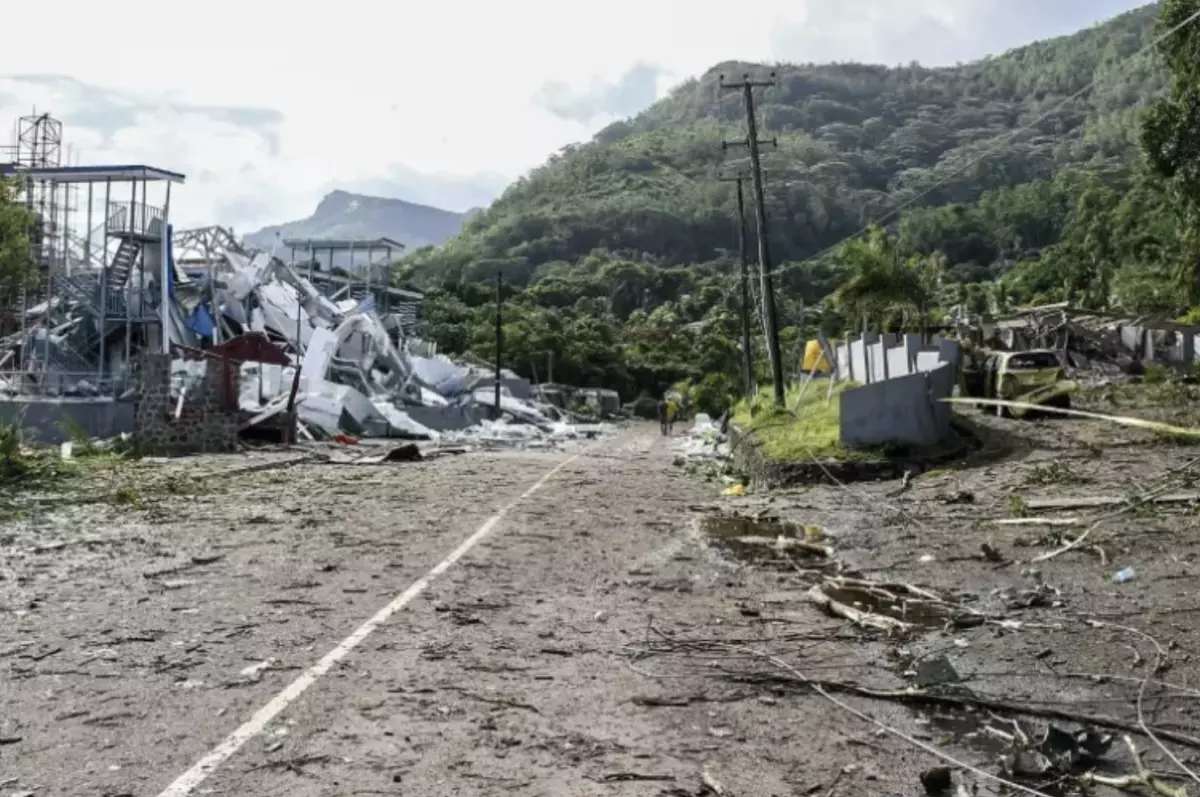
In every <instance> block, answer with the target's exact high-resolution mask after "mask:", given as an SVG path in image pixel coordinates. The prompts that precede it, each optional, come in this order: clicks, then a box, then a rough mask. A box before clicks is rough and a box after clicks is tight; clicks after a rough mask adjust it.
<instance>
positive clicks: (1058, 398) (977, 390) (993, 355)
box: [962, 349, 1079, 417]
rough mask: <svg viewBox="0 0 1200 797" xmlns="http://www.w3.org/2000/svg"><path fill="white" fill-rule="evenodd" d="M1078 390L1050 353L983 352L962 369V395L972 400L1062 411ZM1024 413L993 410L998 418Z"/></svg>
mask: <svg viewBox="0 0 1200 797" xmlns="http://www.w3.org/2000/svg"><path fill="white" fill-rule="evenodd" d="M1078 387H1079V386H1078V384H1077V383H1076V382H1075V381H1074V380H1071V379H1069V378H1068V377H1067V372H1066V369H1065V367H1064V365H1063V360H1062V358H1061V357H1060V356H1059V354H1058V352H1056V351H1054V350H1052V349H1031V350H1028V351H987V350H983V351H980V352H977V353H976V354H975V355H974V357H973V358H972V360H971V361H970V362H969V363H968V364H967V366H966V367H965V368H964V369H963V383H962V392H963V393H964V395H967V396H972V397H976V398H986V399H1003V400H1005V401H1016V402H1021V403H1024V404H1036V405H1041V406H1046V407H1060V408H1064V409H1065V408H1069V407H1070V406H1071V396H1072V395H1073V394H1074V393H1075V392H1076V391H1077V390H1078ZM1028 413H1029V410H1027V409H1025V408H1009V407H996V414H997V415H999V416H1001V417H1009V416H1013V417H1022V416H1025V415H1027V414H1028Z"/></svg>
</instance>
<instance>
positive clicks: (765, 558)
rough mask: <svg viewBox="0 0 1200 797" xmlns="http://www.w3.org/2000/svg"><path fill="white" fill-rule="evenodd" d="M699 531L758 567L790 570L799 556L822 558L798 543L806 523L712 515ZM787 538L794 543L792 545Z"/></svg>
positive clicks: (731, 554)
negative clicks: (775, 567)
mask: <svg viewBox="0 0 1200 797" xmlns="http://www.w3.org/2000/svg"><path fill="white" fill-rule="evenodd" d="M700 533H701V534H702V535H703V536H704V537H705V538H706V539H707V540H708V543H709V545H711V546H712V547H714V548H717V549H720V550H722V551H724V552H726V553H728V554H729V555H730V556H732V557H734V558H735V559H738V560H740V561H743V562H753V563H755V564H757V565H759V566H764V567H770V566H779V567H784V568H785V569H791V568H792V567H793V566H794V561H795V560H796V559H810V560H811V559H818V558H822V557H821V556H820V554H818V553H815V552H814V551H812V550H807V549H805V548H803V547H800V546H799V545H797V543H796V542H795V541H804V538H805V528H804V526H802V525H800V524H799V523H792V522H790V521H784V520H780V519H779V518H773V517H764V518H753V517H746V516H744V515H709V516H708V517H704V518H701V519H700ZM781 537H782V538H783V540H782V541H779V540H780V538H781ZM788 541H793V542H792V544H791V545H789V544H788Z"/></svg>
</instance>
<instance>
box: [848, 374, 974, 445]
mask: <svg viewBox="0 0 1200 797" xmlns="http://www.w3.org/2000/svg"><path fill="white" fill-rule="evenodd" d="M956 381H957V367H956V365H955V363H951V362H942V363H940V364H939V365H938V366H937V367H936V368H934V369H933V370H932V371H928V372H925V371H919V372H917V373H912V374H905V375H903V376H897V377H892V378H890V379H885V380H883V381H880V382H875V383H873V384H869V385H863V386H862V387H857V388H854V389H852V390H847V391H845V392H843V393H842V394H841V395H840V396H839V397H838V401H839V412H840V415H841V417H840V424H841V428H840V435H839V436H840V439H841V442H842V444H843V445H846V446H849V447H852V448H866V447H870V446H880V445H884V444H888V443H893V444H901V445H912V446H933V445H937V444H938V443H941V442H943V441H945V440H946V439H948V438H949V437H950V435H951V434H952V430H951V427H950V420H951V412H950V407H949V405H947V404H944V403H942V402H941V401H940V399H943V398H948V397H949V396H950V394H951V392H952V391H953V390H954V385H955V382H956Z"/></svg>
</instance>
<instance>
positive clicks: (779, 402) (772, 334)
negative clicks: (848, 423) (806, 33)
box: [720, 72, 785, 408]
mask: <svg viewBox="0 0 1200 797" xmlns="http://www.w3.org/2000/svg"><path fill="white" fill-rule="evenodd" d="M720 85H721V88H723V89H738V90H740V91H741V92H742V98H743V100H744V101H745V103H746V132H747V136H746V140H745V141H736V142H730V141H726V142H722V145H721V146H722V148H725V149H728V148H729V146H730V145H731V144H733V145H734V146H744V147H746V148H747V149H749V150H750V175H751V177H752V178H753V179H754V209H755V211H756V213H757V217H758V266H759V278H760V279H761V281H762V301H763V320H764V321H765V322H766V323H765V326H766V333H767V352H768V353H769V354H770V356H771V384H772V387H773V388H774V390H775V406H776V407H780V408H782V407H783V406H784V405H785V398H784V386H783V361H782V359H781V358H780V354H779V324H778V319H777V318H776V316H775V287H774V283H773V279H772V275H771V249H770V246H769V244H768V242H767V207H766V199H765V197H764V195H763V179H762V162H761V160H760V159H759V152H758V148H759V146H760V145H762V144H770V145H771V146H777V145H778V144H777V142H776V141H775V139H770V140H769V141H759V140H758V122H757V121H756V120H755V118H754V89H755V88H761V87H765V86H774V85H775V73H774V72H772V73H771V79H770V80H751V79H750V76H749V75H743V76H742V80H741V81H740V82H738V83H726V82H725V77H724V75H722V76H721V83H720Z"/></svg>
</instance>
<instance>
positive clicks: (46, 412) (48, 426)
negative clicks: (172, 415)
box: [0, 398, 133, 445]
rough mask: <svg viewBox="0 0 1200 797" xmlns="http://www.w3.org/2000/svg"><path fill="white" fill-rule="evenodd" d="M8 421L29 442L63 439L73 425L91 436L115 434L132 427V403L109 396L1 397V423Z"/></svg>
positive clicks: (52, 442) (55, 441)
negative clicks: (19, 430)
mask: <svg viewBox="0 0 1200 797" xmlns="http://www.w3.org/2000/svg"><path fill="white" fill-rule="evenodd" d="M11 423H19V424H20V425H21V430H22V432H23V434H24V436H25V439H26V440H28V441H30V442H32V443H45V444H50V445H53V444H57V443H63V442H66V441H67V440H70V439H71V428H70V427H72V426H74V427H76V428H78V429H82V430H83V431H84V432H85V433H87V434H88V435H89V436H90V437H94V438H108V437H116V436H118V435H120V434H122V433H125V434H128V433H130V432H132V431H133V403H132V402H128V401H116V400H114V399H112V398H61V399H51V398H27V399H26V398H14V399H4V400H0V424H5V425H7V424H11Z"/></svg>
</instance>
